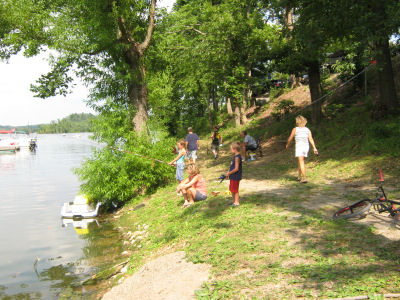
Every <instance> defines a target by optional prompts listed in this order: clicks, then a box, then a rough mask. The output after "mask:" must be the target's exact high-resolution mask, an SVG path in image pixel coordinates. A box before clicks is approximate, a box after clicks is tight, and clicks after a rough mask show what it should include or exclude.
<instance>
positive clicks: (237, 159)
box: [226, 142, 242, 207]
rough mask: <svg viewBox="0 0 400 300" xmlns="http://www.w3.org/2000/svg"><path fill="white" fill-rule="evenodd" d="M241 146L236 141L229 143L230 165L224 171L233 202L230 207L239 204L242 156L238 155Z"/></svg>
mask: <svg viewBox="0 0 400 300" xmlns="http://www.w3.org/2000/svg"><path fill="white" fill-rule="evenodd" d="M240 150H241V146H240V144H239V143H238V142H233V143H232V144H231V152H232V154H233V158H232V162H231V166H230V167H229V171H228V172H227V173H226V177H229V179H230V183H229V190H230V191H231V193H232V198H233V202H232V204H230V206H232V207H237V206H239V183H240V180H242V156H241V155H240Z"/></svg>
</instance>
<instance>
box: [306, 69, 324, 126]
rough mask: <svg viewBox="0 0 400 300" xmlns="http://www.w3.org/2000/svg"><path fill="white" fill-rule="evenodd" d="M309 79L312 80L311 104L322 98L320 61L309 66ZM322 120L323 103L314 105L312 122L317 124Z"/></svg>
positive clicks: (319, 102)
mask: <svg viewBox="0 0 400 300" xmlns="http://www.w3.org/2000/svg"><path fill="white" fill-rule="evenodd" d="M308 77H309V80H310V94H311V102H315V101H317V100H318V99H320V98H321V97H322V90H321V75H320V73H319V63H318V61H314V62H311V63H310V64H309V65H308ZM321 119H322V111H321V101H318V102H316V103H313V105H312V122H313V123H314V124H317V123H319V122H320V121H321Z"/></svg>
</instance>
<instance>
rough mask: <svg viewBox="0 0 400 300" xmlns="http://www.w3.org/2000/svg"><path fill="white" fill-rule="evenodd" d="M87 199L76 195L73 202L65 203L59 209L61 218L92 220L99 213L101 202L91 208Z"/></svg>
mask: <svg viewBox="0 0 400 300" xmlns="http://www.w3.org/2000/svg"><path fill="white" fill-rule="evenodd" d="M88 202H89V201H88V199H87V198H86V197H85V196H83V195H77V196H76V197H75V199H74V201H73V202H66V203H64V204H63V206H62V207H61V217H63V218H94V217H96V216H97V213H98V212H99V207H100V206H101V204H102V203H101V202H99V203H97V205H96V207H95V208H93V207H92V206H91V205H90V204H89V203H88Z"/></svg>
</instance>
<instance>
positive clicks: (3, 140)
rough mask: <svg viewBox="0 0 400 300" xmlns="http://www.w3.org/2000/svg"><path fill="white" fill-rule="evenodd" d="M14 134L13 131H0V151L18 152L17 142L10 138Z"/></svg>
mask: <svg viewBox="0 0 400 300" xmlns="http://www.w3.org/2000/svg"><path fill="white" fill-rule="evenodd" d="M14 133H15V129H11V130H0V151H15V150H19V147H20V146H19V143H18V141H17V140H16V139H15V138H13V137H11V134H14Z"/></svg>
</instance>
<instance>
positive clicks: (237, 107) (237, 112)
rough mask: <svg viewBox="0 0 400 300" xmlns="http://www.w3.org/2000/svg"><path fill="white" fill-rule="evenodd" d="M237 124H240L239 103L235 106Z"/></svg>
mask: <svg viewBox="0 0 400 300" xmlns="http://www.w3.org/2000/svg"><path fill="white" fill-rule="evenodd" d="M235 126H236V127H239V126H240V107H239V105H237V104H236V106H235Z"/></svg>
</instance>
